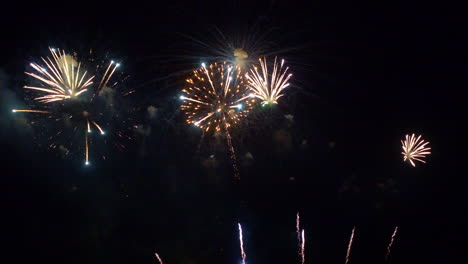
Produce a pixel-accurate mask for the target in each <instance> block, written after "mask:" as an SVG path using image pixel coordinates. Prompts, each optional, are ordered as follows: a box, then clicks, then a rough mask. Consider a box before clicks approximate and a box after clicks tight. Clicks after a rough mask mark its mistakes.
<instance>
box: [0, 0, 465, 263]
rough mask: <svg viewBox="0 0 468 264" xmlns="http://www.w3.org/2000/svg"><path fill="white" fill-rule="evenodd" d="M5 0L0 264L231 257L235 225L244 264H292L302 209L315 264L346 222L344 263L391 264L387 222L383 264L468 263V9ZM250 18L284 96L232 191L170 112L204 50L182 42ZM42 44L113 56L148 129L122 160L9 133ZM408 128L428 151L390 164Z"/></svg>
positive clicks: (328, 258) (224, 174)
mask: <svg viewBox="0 0 468 264" xmlns="http://www.w3.org/2000/svg"><path fill="white" fill-rule="evenodd" d="M2 5H4V6H3V7H2V9H1V10H2V14H1V15H0V22H1V25H2V32H1V36H2V45H3V48H2V52H1V53H2V56H1V57H2V59H1V61H0V70H1V75H0V77H1V82H0V86H1V87H0V88H1V95H0V99H1V101H0V103H1V106H0V107H1V111H2V113H1V149H2V174H1V176H2V177H1V178H2V181H3V183H2V187H3V188H2V192H1V193H2V196H1V201H2V220H3V221H4V224H3V225H2V232H1V234H2V235H1V236H2V239H1V240H2V243H4V246H2V248H3V249H6V254H2V258H5V259H8V258H10V257H11V259H13V260H14V261H12V263H31V262H32V261H34V262H43V261H45V262H47V263H155V262H156V261H157V260H156V258H155V257H154V255H153V254H154V252H158V253H159V254H160V255H161V257H162V258H163V261H164V263H240V261H241V259H240V253H239V242H238V233H237V223H238V222H241V223H242V225H243V229H244V245H245V250H246V254H247V263H299V262H300V261H299V259H298V257H297V241H296V234H295V215H296V212H297V211H299V212H300V213H301V220H302V222H301V224H302V225H303V228H304V229H305V234H306V262H307V263H343V262H344V258H345V254H346V247H347V244H348V240H349V236H350V234H351V230H352V228H353V226H355V227H356V233H355V238H354V244H353V248H352V254H351V261H350V262H351V263H384V260H385V252H386V247H387V245H388V242H389V239H390V236H391V234H392V232H393V228H394V227H395V226H398V227H399V233H398V234H397V237H396V241H395V244H394V248H393V252H392V256H391V262H392V263H460V262H461V261H462V256H463V255H465V256H466V246H463V243H464V242H465V243H466V238H467V236H466V234H467V233H466V220H465V219H466V218H464V213H465V211H466V187H465V186H466V183H467V182H466V172H465V171H466V170H464V169H463V167H464V164H465V163H464V161H463V159H462V157H461V156H463V155H464V151H462V146H463V145H465V142H466V133H464V132H463V131H462V127H463V126H464V123H466V107H465V104H462V103H463V102H464V101H465V100H466V92H464V93H460V92H457V90H458V89H457V88H461V87H462V85H463V84H466V82H464V80H465V79H464V78H462V75H463V73H464V72H465V71H466V64H465V62H466V60H464V58H466V57H464V55H465V53H464V52H463V49H462V48H463V37H462V36H465V35H466V30H465V28H466V27H464V29H462V28H463V22H464V21H463V19H462V10H463V9H462V8H457V7H456V6H454V5H453V6H451V5H449V4H448V3H439V4H436V3H434V4H430V3H413V4H409V3H404V4H403V3H402V4H398V3H395V2H387V3H375V4H373V5H371V4H363V3H357V2H354V1H353V3H347V4H344V3H340V2H332V1H310V2H307V3H305V2H304V3H302V2H294V1H283V2H279V1H278V2H276V1H269V2H265V1H261V2H255V1H246V2H240V1H239V2H238V1H220V2H213V3H209V2H203V1H200V2H190V3H185V2H177V1H168V2H160V1H159V2H158V1H148V2H136V1H129V2H117V1H115V2H109V3H86V2H80V1H78V2H60V3H51V2H37V3H35V4H28V3H26V2H25V3H16V4H15V6H12V3H11V5H10V4H6V3H5V4H2ZM256 23H259V24H260V26H259V27H258V28H257V29H258V30H259V31H262V30H270V29H274V30H272V32H271V34H268V40H269V41H271V42H273V43H274V44H273V46H278V47H279V49H284V50H285V52H283V53H281V54H280V55H281V56H283V57H285V58H286V59H287V60H288V62H290V64H289V65H290V67H291V71H292V72H293V73H294V76H293V79H292V80H291V83H292V84H294V85H293V87H291V88H289V91H287V92H286V93H287V96H286V97H285V98H283V101H282V102H281V103H280V104H279V106H277V107H276V108H275V109H273V110H271V111H269V112H268V113H267V114H266V120H261V119H260V118H258V119H257V120H254V124H253V125H252V124H251V125H250V126H247V127H245V128H242V129H240V131H237V132H238V133H237V135H236V137H235V139H234V147H235V149H236V151H237V158H238V165H239V168H240V176H241V180H240V181H237V180H235V179H234V178H233V172H232V167H231V164H230V161H229V158H228V153H227V150H226V147H225V146H224V145H223V144H222V142H221V144H215V143H213V142H212V141H210V140H206V139H205V141H204V144H202V147H201V148H200V151H199V152H197V145H198V142H199V140H200V133H199V132H198V131H196V130H194V129H193V128H190V127H188V126H187V125H185V124H184V123H183V120H182V113H180V112H179V111H178V107H179V104H180V101H178V100H177V98H178V95H179V90H180V88H181V87H180V84H181V83H183V82H181V80H183V79H184V77H183V75H182V74H178V73H181V72H183V71H184V70H191V69H192V68H194V67H196V66H197V65H199V63H200V60H202V59H203V58H204V56H205V55H204V53H205V52H207V53H208V52H209V51H207V50H206V49H203V48H200V47H198V46H196V45H194V44H193V43H192V42H191V41H190V40H188V39H187V38H183V37H181V35H197V36H204V34H206V36H207V39H206V41H207V42H210V41H212V35H210V32H211V29H212V27H213V26H216V27H218V28H220V29H221V30H223V31H224V32H237V33H239V34H242V32H248V30H247V31H243V30H245V29H246V28H247V29H248V28H249V27H251V25H253V24H256ZM465 43H466V42H465ZM48 46H55V47H63V48H66V49H75V50H80V49H84V50H86V49H89V48H90V47H93V48H96V49H98V50H99V49H101V50H106V51H109V52H111V53H112V55H113V56H115V57H118V58H122V60H123V70H124V71H125V72H126V73H128V74H130V81H129V84H128V85H129V86H131V88H135V90H136V93H135V94H136V95H135V96H134V97H132V100H133V103H134V104H135V105H138V106H139V107H140V108H141V109H142V111H137V112H135V117H134V119H135V120H136V122H137V123H139V124H140V125H144V126H145V127H147V128H148V127H149V128H151V134H150V135H148V136H141V135H135V138H134V140H133V142H132V143H130V144H129V145H128V147H127V150H126V151H124V152H116V153H115V154H113V155H111V156H110V158H109V159H107V160H106V161H102V160H96V161H95V162H93V165H92V166H91V167H90V168H84V167H83V165H82V161H81V160H73V159H72V160H70V159H61V158H60V157H58V156H57V155H56V153H54V152H51V151H48V150H47V149H44V148H40V147H38V146H37V144H35V143H36V141H35V139H34V137H33V136H32V135H34V133H35V132H34V130H27V129H25V128H24V126H21V125H19V124H18V122H17V121H16V120H15V119H14V118H13V116H12V114H11V109H12V107H15V106H16V105H18V104H21V102H22V93H21V91H20V90H21V89H20V88H21V86H22V85H23V82H24V78H25V75H24V69H25V67H26V65H27V64H28V63H29V61H30V60H31V58H37V57H39V56H43V55H45V54H46V53H45V52H44V50H46V48H47V47H48ZM184 47H185V48H184ZM181 48H182V49H183V50H181ZM288 49H289V51H286V50H288ZM273 52H274V51H273ZM173 55H180V57H181V58H180V59H174V56H173ZM189 55H191V56H194V58H195V59H194V58H189ZM206 56H207V55H206ZM197 57H198V58H200V59H196V58H197ZM465 88H466V87H465ZM463 95H464V96H463ZM148 106H154V107H156V108H157V109H158V112H157V116H156V118H153V119H149V118H147V116H146V115H145V110H146V108H147V107H148ZM284 115H293V116H294V118H293V121H292V122H291V121H289V120H288V119H286V118H285V117H284ZM458 115H460V116H461V117H459V116H458ZM413 132H414V133H417V134H422V135H423V137H424V139H426V140H428V141H430V147H432V152H433V153H432V154H431V155H429V157H428V158H427V164H418V165H417V167H416V168H413V167H411V166H410V165H409V164H408V163H404V162H403V161H402V157H401V154H400V152H401V150H400V149H401V143H400V140H401V139H402V138H403V137H404V135H405V134H407V133H413ZM248 152H250V153H251V155H252V156H253V159H249V158H247V157H246V154H247V153H248ZM211 154H214V155H215V159H216V165H213V162H210V160H209V156H210V155H211Z"/></svg>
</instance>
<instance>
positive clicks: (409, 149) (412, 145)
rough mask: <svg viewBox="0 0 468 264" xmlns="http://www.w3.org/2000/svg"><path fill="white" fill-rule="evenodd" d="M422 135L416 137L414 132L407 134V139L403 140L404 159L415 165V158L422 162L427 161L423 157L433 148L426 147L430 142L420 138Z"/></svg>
mask: <svg viewBox="0 0 468 264" xmlns="http://www.w3.org/2000/svg"><path fill="white" fill-rule="evenodd" d="M420 139H421V136H418V138H416V137H415V135H414V134H412V135H411V137H410V136H409V135H406V136H405V141H403V140H402V141H401V144H402V148H403V152H402V153H401V154H403V161H406V160H409V162H410V163H411V165H413V167H416V164H414V162H413V160H417V161H420V162H422V163H426V162H425V161H424V160H423V159H422V158H425V157H426V155H427V154H431V152H429V151H428V150H430V149H431V148H426V145H427V144H429V142H424V140H422V139H421V140H420Z"/></svg>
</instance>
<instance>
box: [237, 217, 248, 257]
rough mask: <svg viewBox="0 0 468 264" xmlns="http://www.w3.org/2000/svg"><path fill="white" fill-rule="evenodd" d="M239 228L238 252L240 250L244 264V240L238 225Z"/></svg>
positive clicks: (240, 227)
mask: <svg viewBox="0 0 468 264" xmlns="http://www.w3.org/2000/svg"><path fill="white" fill-rule="evenodd" d="M237 225H238V226H239V242H240V250H241V257H242V264H245V259H246V257H247V256H246V255H245V251H244V238H243V237H242V226H241V224H240V223H238V224H237Z"/></svg>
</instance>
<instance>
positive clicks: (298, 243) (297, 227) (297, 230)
mask: <svg viewBox="0 0 468 264" xmlns="http://www.w3.org/2000/svg"><path fill="white" fill-rule="evenodd" d="M300 220H301V219H300V218H299V212H297V215H296V233H297V245H298V248H299V254H300V253H301V251H300V248H301V230H300Z"/></svg>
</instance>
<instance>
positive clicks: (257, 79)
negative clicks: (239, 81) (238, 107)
mask: <svg viewBox="0 0 468 264" xmlns="http://www.w3.org/2000/svg"><path fill="white" fill-rule="evenodd" d="M259 63H260V70H259V69H258V67H257V66H254V67H253V69H251V70H250V74H249V73H247V74H246V77H247V80H248V86H249V88H250V89H251V90H252V91H253V92H254V94H255V97H257V98H259V99H260V100H261V103H262V105H267V104H277V103H278V99H279V98H280V97H282V96H283V95H284V94H283V90H284V89H285V88H286V87H288V86H289V85H290V84H289V82H288V81H289V79H290V78H291V76H292V74H291V73H289V74H288V69H289V67H285V66H284V59H282V60H281V63H278V62H277V58H276V57H275V61H274V63H273V69H272V71H271V73H270V72H269V71H268V69H269V68H268V65H267V62H266V58H263V60H262V59H261V58H260V59H259Z"/></svg>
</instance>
